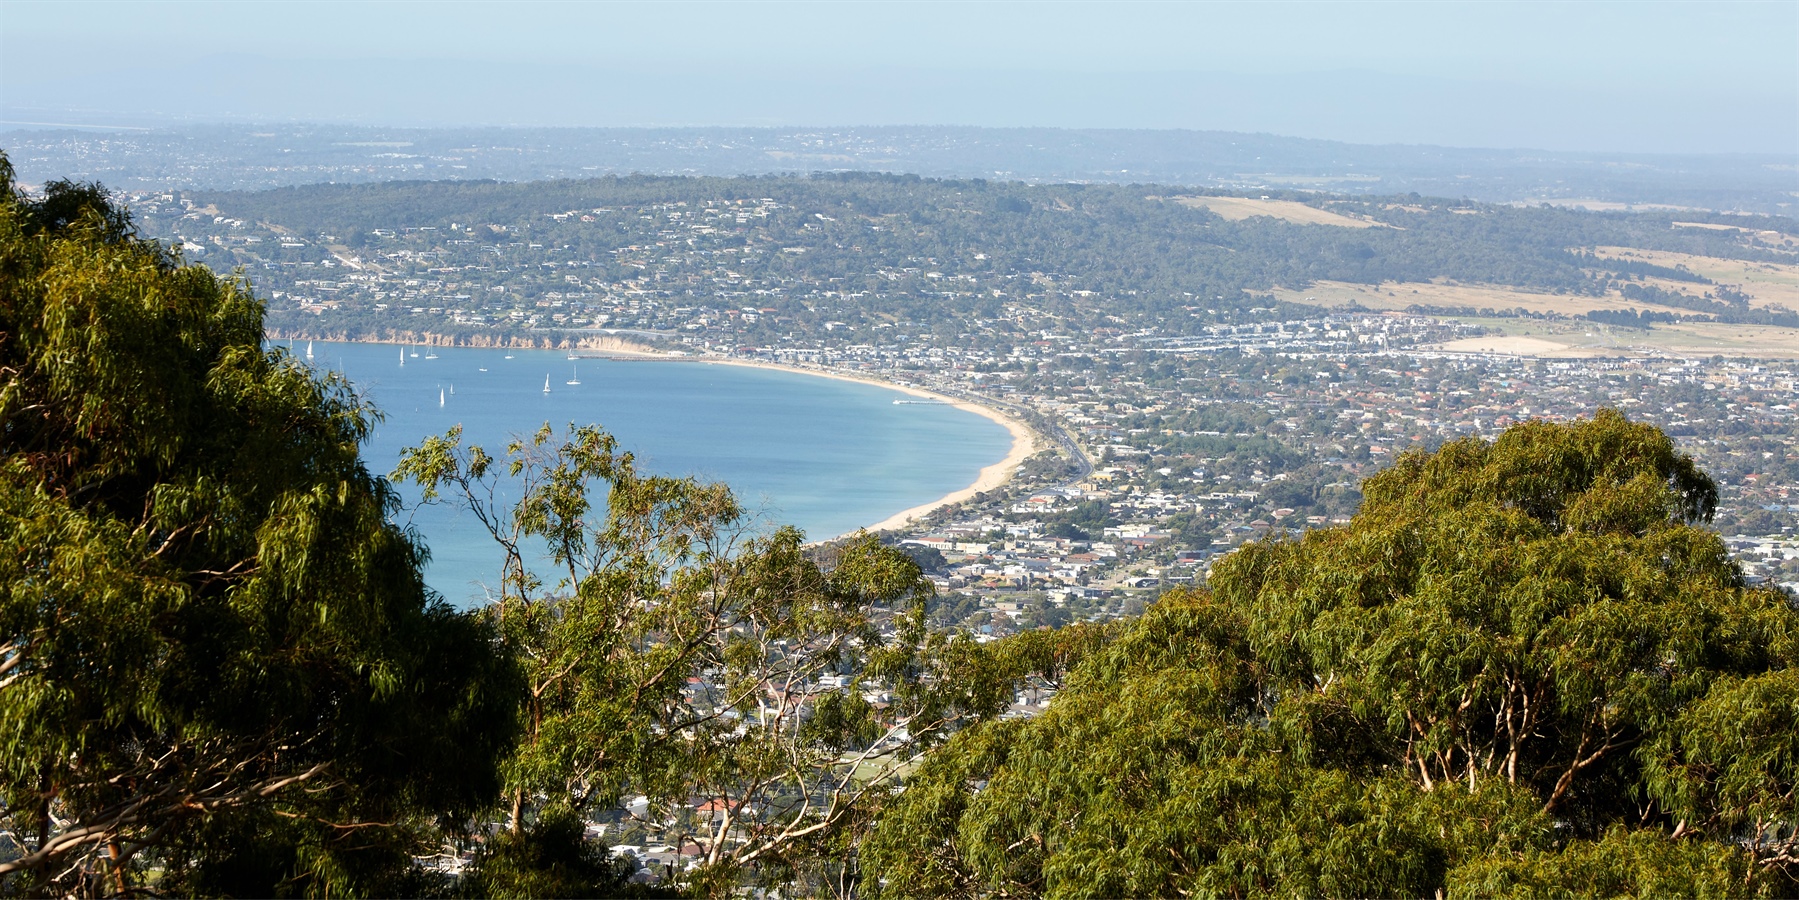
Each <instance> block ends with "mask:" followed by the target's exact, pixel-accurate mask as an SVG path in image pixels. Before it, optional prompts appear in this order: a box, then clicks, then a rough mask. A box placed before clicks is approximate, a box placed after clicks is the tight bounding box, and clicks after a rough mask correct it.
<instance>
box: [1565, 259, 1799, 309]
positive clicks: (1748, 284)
mask: <svg viewBox="0 0 1799 900" xmlns="http://www.w3.org/2000/svg"><path fill="white" fill-rule="evenodd" d="M1796 246H1799V244H1796ZM1594 255H1595V256H1600V257H1603V258H1605V259H1627V260H1639V261H1641V262H1647V263H1652V264H1654V265H1658V266H1666V267H1668V268H1671V269H1672V268H1679V267H1685V268H1686V270H1687V271H1689V272H1692V273H1693V274H1695V275H1701V276H1704V277H1706V278H1710V279H1711V280H1713V281H1716V282H1719V283H1720V284H1734V285H1740V286H1741V288H1742V291H1743V293H1745V294H1748V295H1749V296H1750V298H1751V299H1750V304H1751V305H1753V306H1784V307H1786V308H1788V309H1799V265H1781V264H1779V263H1763V262H1746V261H1744V260H1740V259H1719V258H1717V257H1715V256H1694V255H1692V254H1690V253H1671V252H1668V251H1665V250H1637V249H1635V248H1632V247H1599V248H1596V249H1595V250H1594ZM1650 281H1651V283H1654V284H1656V285H1657V286H1659V287H1665V288H1669V289H1671V290H1672V289H1680V290H1685V291H1688V292H1691V291H1693V290H1694V289H1695V288H1697V287H1699V286H1698V285H1690V284H1689V285H1680V284H1679V283H1678V282H1666V281H1662V280H1660V279H1650Z"/></svg>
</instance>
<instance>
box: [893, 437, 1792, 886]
mask: <svg viewBox="0 0 1799 900" xmlns="http://www.w3.org/2000/svg"><path fill="white" fill-rule="evenodd" d="M1363 489H1364V492H1365V495H1366V501H1365V503H1364V505H1363V507H1362V509H1361V511H1360V512H1359V513H1358V514H1357V515H1356V516H1355V518H1354V519H1353V520H1352V521H1351V522H1350V523H1349V524H1348V525H1346V526H1342V527H1337V528H1331V529H1326V530H1319V531H1312V532H1309V533H1307V534H1306V535H1305V536H1304V537H1303V538H1300V539H1297V540H1293V539H1288V540H1278V539H1277V540H1267V541H1261V542H1257V543H1253V544H1250V545H1246V546H1245V547H1244V548H1243V549H1242V550H1241V551H1240V552H1238V553H1235V554H1233V555H1231V556H1229V557H1226V558H1225V559H1223V560H1220V561H1219V562H1218V563H1217V564H1216V566H1215V568H1214V570H1213V573H1212V577H1211V579H1210V593H1206V592H1200V591H1176V592H1173V593H1170V594H1168V595H1166V596H1165V597H1164V598H1163V599H1162V600H1161V601H1159V602H1158V603H1157V604H1155V605H1154V606H1153V607H1151V608H1150V610H1149V611H1148V612H1147V613H1146V615H1145V616H1144V617H1143V618H1142V619H1141V620H1139V621H1138V622H1136V623H1135V624H1134V625H1132V626H1131V627H1130V628H1129V629H1128V631H1126V632H1125V633H1124V634H1122V635H1121V636H1120V637H1118V638H1117V639H1116V640H1115V641H1112V642H1110V643H1109V644H1108V645H1106V646H1105V647H1103V648H1101V649H1098V650H1095V651H1093V652H1091V653H1089V654H1088V655H1087V658H1086V659H1085V661H1084V662H1082V663H1081V664H1080V665H1079V666H1078V667H1077V668H1076V670H1075V672H1074V673H1073V675H1072V676H1071V677H1070V679H1069V683H1068V686H1067V689H1066V690H1064V691H1063V692H1062V693H1060V694H1059V695H1058V696H1057V697H1056V698H1055V700H1054V701H1053V702H1052V703H1051V704H1050V707H1049V709H1048V710H1047V711H1046V712H1045V713H1044V714H1043V715H1041V716H1039V717H1037V718H1035V719H1031V720H1028V721H996V722H990V723H986V724H982V725H979V726H976V727H973V728H970V729H968V730H965V731H963V732H962V733H960V734H958V735H957V736H956V737H955V738H953V739H952V740H951V741H949V742H948V743H947V745H945V746H944V747H943V748H941V749H940V750H939V751H937V752H936V753H934V754H933V755H932V756H931V757H930V758H928V759H927V760H926V761H925V763H924V764H923V766H922V767H921V768H920V769H919V771H918V772H917V774H916V775H915V776H914V777H913V778H911V779H910V780H909V781H908V785H907V789H906V791H905V792H904V794H902V795H901V796H900V797H899V799H898V800H896V801H895V802H894V803H893V804H891V805H890V806H889V807H888V808H887V809H886V810H885V811H884V812H883V813H882V815H881V820H880V822H879V823H878V826H877V827H876V829H875V831H874V834H873V836H872V837H871V839H870V840H869V842H868V843H867V844H866V845H865V847H864V848H863V854H862V859H863V862H864V866H865V868H866V869H867V870H868V872H869V874H870V875H878V876H879V878H880V879H881V880H880V881H879V887H878V888H876V889H875V890H874V891H873V893H876V894H878V895H881V896H891V897H906V896H922V895H949V896H989V895H1006V896H1039V895H1042V896H1174V895H1176V894H1187V893H1199V894H1216V895H1232V896H1238V895H1246V894H1260V893H1281V894H1290V895H1307V896H1313V895H1316V896H1393V895H1430V894H1432V893H1434V892H1437V891H1447V892H1448V893H1451V894H1467V895H1478V896H1485V895H1495V894H1513V893H1521V894H1548V895H1560V896H1565V895H1568V894H1576V895H1591V894H1608V895H1609V894H1651V895H1705V896H1742V895H1756V894H1771V895H1791V894H1792V893H1794V891H1795V890H1799V883H1795V880H1794V876H1795V874H1799V867H1796V866H1795V862H1796V859H1795V851H1796V850H1799V836H1796V835H1795V825H1796V824H1799V810H1796V809H1795V795H1794V787H1795V778H1796V777H1799V769H1796V766H1799V762H1796V761H1799V727H1796V726H1799V721H1796V719H1799V713H1796V710H1799V666H1796V665H1795V663H1796V662H1799V615H1796V614H1795V610H1794V604H1793V602H1792V600H1791V599H1790V598H1789V597H1787V596H1786V595H1784V594H1782V593H1780V592H1778V591H1773V590H1767V589H1755V588H1749V587H1746V586H1745V585H1744V583H1743V579H1742V577H1741V573H1740V572H1739V570H1738V569H1737V567H1736V565H1735V564H1734V563H1733V562H1732V561H1731V560H1730V559H1729V558H1728V556H1727V555H1726V551H1725V547H1724V546H1723V544H1722V542H1721V541H1720V540H1719V538H1718V537H1717V535H1716V534H1714V533H1712V532H1710V531H1708V530H1706V529H1704V528H1702V527H1701V523H1703V522H1704V521H1706V520H1707V519H1708V518H1709V517H1710V516H1711V514H1712V511H1713V508H1714V504H1715V502H1716V497H1717V491H1716V488H1715V486H1714V485H1713V482H1712V481H1711V479H1710V478H1708V477H1707V476H1706V475H1705V474H1704V473H1702V472H1700V471H1699V470H1697V469H1696V468H1695V467H1694V465H1693V463H1692V461H1691V460H1690V459H1689V458H1688V457H1686V456H1684V455H1682V454H1680V453H1678V452H1677V451H1676V450H1675V448H1674V446H1673V445H1672V443H1671V442H1670V440H1669V439H1668V438H1667V437H1666V436H1665V435H1663V434H1662V433H1661V432H1659V431H1658V430H1656V429H1655V428H1653V427H1650V426H1647V425H1643V424H1637V423H1632V422H1629V421H1627V420H1626V419H1625V418H1624V417H1623V416H1622V415H1620V414H1618V413H1616V412H1610V411H1606V412H1601V413H1600V414H1599V415H1597V416H1596V417H1595V418H1594V419H1592V420H1587V421H1581V422H1577V423H1573V424H1566V425H1562V424H1549V423H1530V424H1525V425H1520V426H1517V427H1514V428H1512V429H1510V430H1508V431H1506V432H1505V433H1504V434H1502V435H1501V436H1500V437H1499V438H1497V439H1496V440H1495V441H1493V442H1492V443H1486V442H1483V441H1480V440H1478V439H1466V440H1461V441H1457V442H1454V443H1451V444H1448V445H1445V446H1444V447H1442V448H1441V449H1439V450H1437V451H1436V452H1434V453H1429V454H1426V453H1423V452H1413V453H1410V454H1407V455H1406V456H1404V457H1402V458H1401V459H1399V460H1398V461H1397V463H1396V464H1395V465H1394V466H1393V467H1392V468H1390V469H1388V470H1386V471H1384V472H1382V473H1380V474H1378V475H1376V476H1374V477H1373V478H1370V479H1369V480H1368V481H1367V482H1366V483H1365V485H1364V488H1363Z"/></svg>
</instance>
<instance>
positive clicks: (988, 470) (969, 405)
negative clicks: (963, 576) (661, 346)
mask: <svg viewBox="0 0 1799 900" xmlns="http://www.w3.org/2000/svg"><path fill="white" fill-rule="evenodd" d="M664 358H666V359H670V360H671V361H679V360H685V361H691V362H702V363H707V364H708V365H715V366H741V367H743V368H746V369H773V370H775V371H778V372H794V373H797V374H800V375H813V376H816V377H819V378H832V379H836V380H838V381H849V382H854V383H856V384H866V385H870V386H872V387H879V388H886V389H887V390H890V391H899V392H900V393H902V394H909V395H911V396H914V397H920V398H923V399H926V400H935V401H937V402H939V403H942V404H944V405H945V406H953V407H955V408H957V409H960V410H962V411H964V412H971V413H974V414H975V415H977V416H980V417H981V418H984V419H986V420H988V421H990V422H992V423H994V424H996V425H998V426H1000V427H1001V428H1004V429H1006V432H1007V433H1008V434H1010V435H1011V436H1012V447H1011V449H1009V450H1007V451H1006V455H1005V457H1004V458H1002V459H1000V460H999V461H998V462H996V463H993V464H992V465H989V466H986V467H983V468H982V469H981V471H980V472H979V473H978V474H976V476H975V480H974V482H973V483H971V484H969V485H968V486H967V487H964V488H960V489H958V490H954V491H951V492H949V493H947V494H945V495H943V496H942V497H939V498H937V499H935V500H932V501H930V502H928V503H920V504H919V505H917V506H914V507H910V508H908V509H903V510H900V511H899V512H896V513H894V514H893V515H891V516H888V517H887V518H885V519H882V520H881V521H879V522H876V523H874V524H873V525H867V526H864V527H863V528H861V529H859V530H862V531H869V532H880V531H894V530H896V529H900V528H904V527H906V526H907V525H909V524H911V523H912V521H913V520H914V519H919V518H923V517H924V516H926V515H929V514H930V513H932V512H935V511H937V510H939V509H942V508H943V507H945V506H950V505H952V504H956V503H961V502H962V501H964V500H967V499H969V498H970V497H973V496H974V495H976V494H981V493H986V492H987V491H991V490H995V489H997V488H999V487H1002V486H1004V485H1005V483H1006V482H1008V481H1010V480H1012V474H1013V472H1014V471H1016V470H1017V468H1018V467H1019V466H1020V465H1022V464H1023V463H1024V461H1025V460H1027V459H1030V458H1031V456H1032V455H1033V454H1035V453H1036V452H1037V433H1036V432H1035V431H1032V430H1031V429H1030V426H1027V425H1025V424H1024V423H1023V422H1020V421H1019V420H1017V419H1015V418H1013V417H1011V416H1008V415H1006V414H1005V413H1002V412H1000V411H999V410H997V409H994V408H993V407H991V406H987V405H985V404H981V403H975V402H973V401H970V400H962V399H958V398H956V397H951V396H948V395H946V394H939V393H937V392H935V391H931V390H926V389H925V388H921V387H914V386H912V385H904V384H894V383H893V382H891V381H882V380H880V379H878V378H869V377H867V376H864V375H856V374H853V373H849V372H840V371H837V370H835V369H826V368H816V369H812V368H805V367H802V366H788V365H782V364H780V363H771V362H762V361H760V360H748V359H719V358H717V357H704V356H701V357H672V358H671V357H664ZM851 534H855V532H854V531H849V532H845V533H843V534H840V535H835V536H833V537H832V538H830V540H836V539H837V538H842V537H848V536H849V535H851Z"/></svg>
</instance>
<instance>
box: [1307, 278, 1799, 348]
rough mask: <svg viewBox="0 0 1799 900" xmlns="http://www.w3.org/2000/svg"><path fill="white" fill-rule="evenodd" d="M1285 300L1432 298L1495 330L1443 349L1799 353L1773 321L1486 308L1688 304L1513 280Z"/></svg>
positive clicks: (1340, 303) (1395, 286)
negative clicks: (1603, 318) (1653, 320)
mask: <svg viewBox="0 0 1799 900" xmlns="http://www.w3.org/2000/svg"><path fill="white" fill-rule="evenodd" d="M1274 293H1275V295H1276V296H1277V297H1279V298H1281V299H1283V300H1289V301H1294V302H1302V303H1304V302H1310V303H1313V304H1316V305H1322V306H1327V307H1336V308H1341V307H1344V306H1348V305H1350V303H1352V302H1353V303H1355V304H1357V305H1359V306H1361V307H1364V308H1367V309H1375V310H1404V309H1406V308H1407V307H1409V306H1413V305H1418V306H1434V307H1439V308H1444V309H1451V310H1465V311H1466V313H1465V314H1460V313H1450V314H1446V315H1443V317H1444V318H1447V319H1450V320H1452V321H1457V322H1466V323H1468V324H1472V325H1481V326H1484V327H1486V328H1487V329H1489V330H1491V331H1493V332H1496V335H1494V336H1489V337H1483V338H1473V339H1470V341H1467V342H1453V343H1455V344H1457V345H1458V346H1448V345H1445V346H1444V347H1443V349H1451V350H1464V351H1468V352H1486V353H1516V354H1518V355H1520V356H1539V357H1545V358H1581V357H1594V356H1637V355H1640V356H1696V355H1697V356H1711V355H1714V354H1723V355H1726V356H1748V357H1755V358H1762V359H1775V358H1778V359H1793V358H1799V328H1776V327H1773V326H1769V325H1728V324H1720V323H1715V322H1682V323H1678V324H1658V325H1656V326H1655V327H1654V328H1650V329H1640V328H1614V327H1612V326H1609V325H1602V324H1600V323H1598V322H1593V321H1589V320H1586V319H1579V318H1570V319H1561V320H1553V319H1552V320H1544V319H1534V318H1520V317H1515V316H1490V315H1481V310H1483V309H1484V310H1503V311H1511V310H1515V309H1519V308H1523V309H1524V310H1526V311H1528V312H1532V313H1538V314H1541V313H1560V314H1561V315H1564V316H1570V317H1577V316H1580V315H1581V314H1582V313H1585V312H1587V311H1589V310H1604V309H1615V310H1625V309H1652V310H1653V309H1660V310H1662V311H1665V312H1672V313H1676V314H1682V313H1684V312H1685V311H1683V310H1678V309H1665V308H1662V307H1657V306H1653V305H1651V304H1645V303H1637V302H1634V301H1630V300H1625V299H1624V298H1622V297H1617V296H1611V297H1577V296H1571V295H1561V294H1537V293H1530V292H1527V291H1519V290H1513V289H1510V288H1499V287H1485V286H1475V285H1462V284H1434V283H1429V282H1424V283H1413V282H1389V283H1386V284H1382V285H1379V286H1378V287H1376V286H1372V285H1357V284H1345V283H1342V282H1319V283H1317V284H1315V285H1313V286H1312V287H1310V288H1307V289H1306V290H1303V291H1292V290H1277V291H1275V292H1274Z"/></svg>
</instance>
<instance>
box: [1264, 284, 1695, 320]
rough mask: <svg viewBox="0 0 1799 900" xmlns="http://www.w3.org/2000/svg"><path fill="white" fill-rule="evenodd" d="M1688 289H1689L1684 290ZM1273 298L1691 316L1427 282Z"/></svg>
mask: <svg viewBox="0 0 1799 900" xmlns="http://www.w3.org/2000/svg"><path fill="white" fill-rule="evenodd" d="M1689 287H1690V286H1689ZM1273 293H1274V295H1275V296H1276V297H1278V298H1280V299H1282V300H1286V301H1289V302H1294V303H1311V304H1314V305H1321V306H1328V307H1339V306H1348V305H1350V304H1352V303H1354V304H1359V305H1361V306H1365V307H1368V308H1369V309H1383V310H1385V309H1397V310H1403V309H1406V308H1407V307H1410V306H1436V307H1446V308H1452V309H1465V310H1468V312H1469V313H1470V314H1471V315H1478V314H1479V312H1480V310H1483V309H1495V310H1514V309H1520V308H1522V309H1524V310H1527V311H1529V312H1532V313H1539V314H1541V313H1560V314H1562V315H1564V316H1578V315H1581V314H1582V313H1585V312H1588V311H1590V310H1626V309H1648V310H1659V311H1663V312H1671V313H1677V314H1690V313H1688V312H1686V311H1683V310H1678V309H1673V308H1671V307H1661V306H1656V305H1654V304H1649V303H1639V302H1636V301H1634V300H1626V299H1624V298H1623V297H1620V296H1617V295H1612V296H1609V297H1582V296H1577V295H1573V294H1541V293H1534V292H1531V291H1521V290H1517V289H1516V288H1507V287H1494V286H1491V285H1470V284H1440V283H1437V282H1431V281H1389V282H1385V283H1383V284H1380V285H1365V284H1349V283H1346V282H1341V281H1320V282H1318V283H1316V284H1314V285H1312V286H1311V287H1309V288H1306V289H1305V290H1287V289H1284V288H1277V289H1275V290H1274V291H1273Z"/></svg>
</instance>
